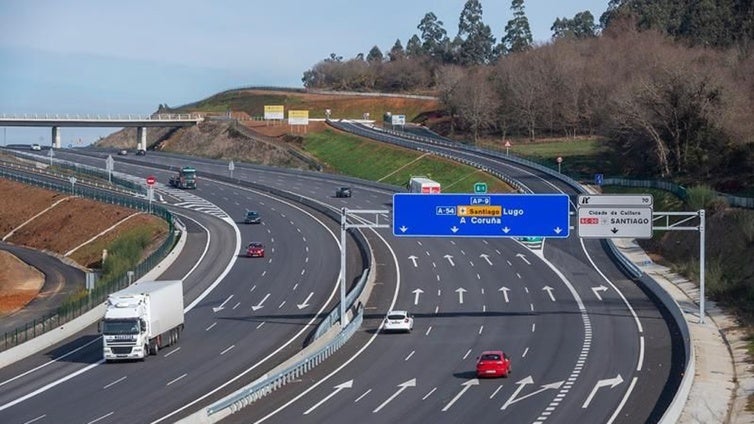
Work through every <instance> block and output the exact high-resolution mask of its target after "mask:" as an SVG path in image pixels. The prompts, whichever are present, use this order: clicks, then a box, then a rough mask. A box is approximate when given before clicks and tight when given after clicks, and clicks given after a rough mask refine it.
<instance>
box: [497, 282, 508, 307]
mask: <svg viewBox="0 0 754 424" xmlns="http://www.w3.org/2000/svg"><path fill="white" fill-rule="evenodd" d="M497 291H501V292H503V297H505V303H508V292H509V291H511V289H509V288H508V287H505V286H503V287H500V288H499V289H497Z"/></svg>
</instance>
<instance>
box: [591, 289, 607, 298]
mask: <svg viewBox="0 0 754 424" xmlns="http://www.w3.org/2000/svg"><path fill="white" fill-rule="evenodd" d="M592 291H593V292H594V295H595V296H597V299H599V300H602V296H600V294H599V293H597V292H598V291H601V292H606V291H607V287H605V286H599V287H592Z"/></svg>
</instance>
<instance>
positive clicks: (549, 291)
mask: <svg viewBox="0 0 754 424" xmlns="http://www.w3.org/2000/svg"><path fill="white" fill-rule="evenodd" d="M542 290H544V291H546V292H547V294H549V295H550V300H552V301H553V302H554V301H555V296H553V295H552V291H553V290H554V289H553V288H552V287H550V286H544V287H542Z"/></svg>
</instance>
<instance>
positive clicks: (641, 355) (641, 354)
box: [636, 336, 644, 371]
mask: <svg viewBox="0 0 754 424" xmlns="http://www.w3.org/2000/svg"><path fill="white" fill-rule="evenodd" d="M643 366H644V336H640V337H639V362H638V363H637V364H636V371H641V368H642V367H643Z"/></svg>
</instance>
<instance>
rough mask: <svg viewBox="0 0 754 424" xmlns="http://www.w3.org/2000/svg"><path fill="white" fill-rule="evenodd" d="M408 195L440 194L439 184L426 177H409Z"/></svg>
mask: <svg viewBox="0 0 754 424" xmlns="http://www.w3.org/2000/svg"><path fill="white" fill-rule="evenodd" d="M408 191H409V192H410V193H440V183H438V182H437V181H434V180H430V179H429V178H427V177H411V179H410V180H409V181H408Z"/></svg>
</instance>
